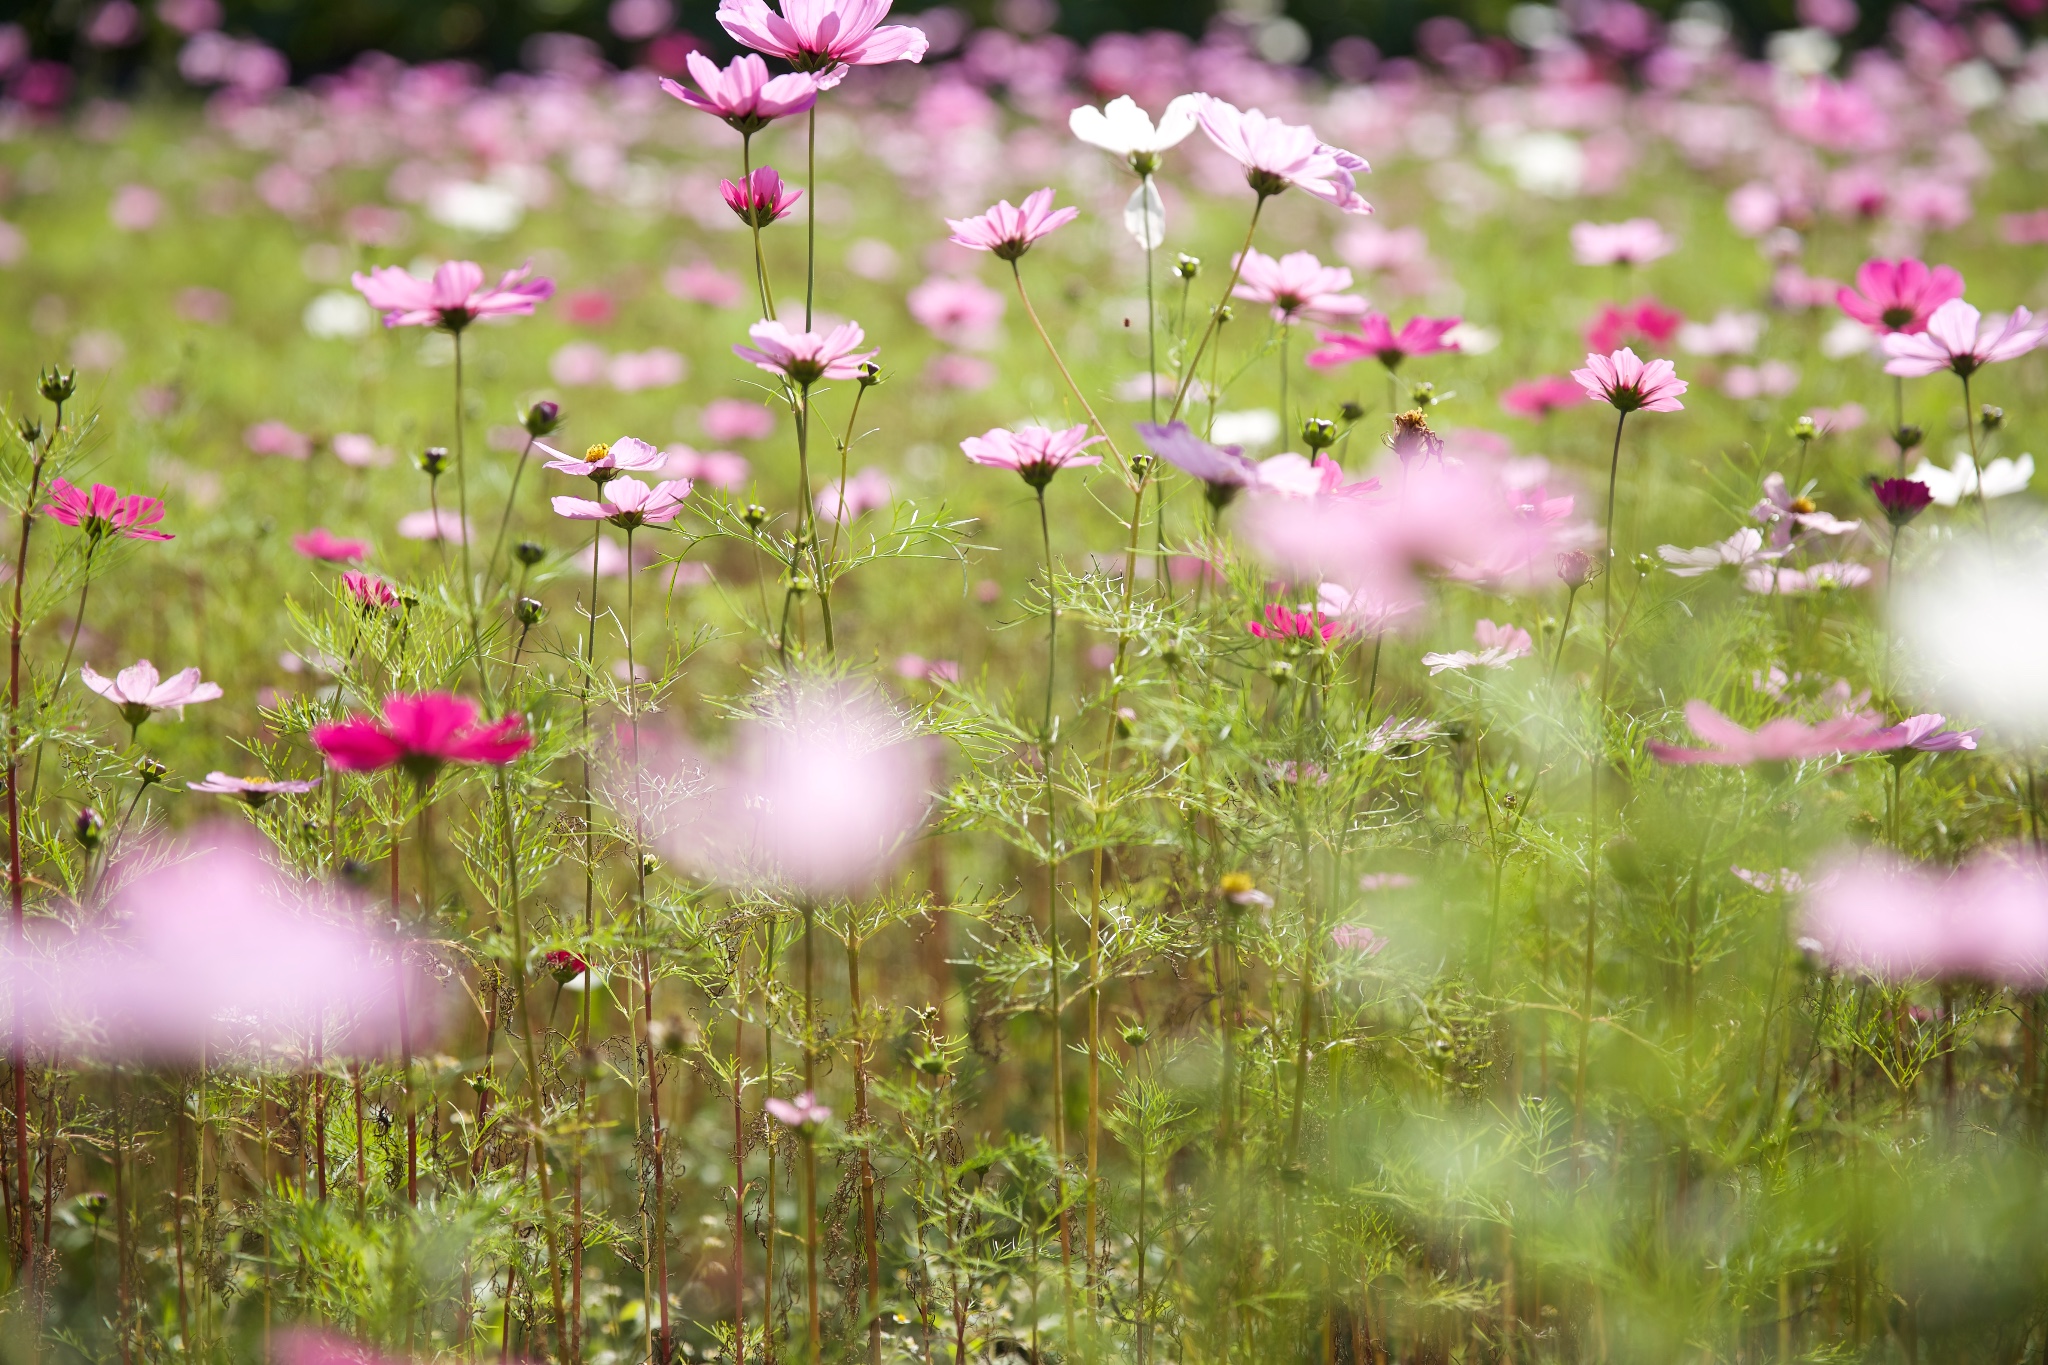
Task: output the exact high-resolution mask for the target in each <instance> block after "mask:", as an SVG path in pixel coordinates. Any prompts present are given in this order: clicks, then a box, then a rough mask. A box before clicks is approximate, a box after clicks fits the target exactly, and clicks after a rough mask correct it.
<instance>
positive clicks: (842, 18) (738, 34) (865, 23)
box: [718, 0, 929, 90]
mask: <svg viewBox="0 0 2048 1365" xmlns="http://www.w3.org/2000/svg"><path fill="white" fill-rule="evenodd" d="M889 5H890V0H783V7H782V13H780V14H777V13H776V12H775V11H774V10H772V9H770V8H769V7H768V6H767V4H766V3H764V0H719V5H718V22H719V24H720V25H722V26H723V27H724V29H725V31H726V32H727V33H730V34H731V35H732V36H733V39H734V40H735V41H736V42H739V43H742V44H744V45H745V46H747V47H751V48H753V49H754V50H755V51H756V52H765V53H767V54H768V55H769V56H771V57H780V58H782V59H783V60H784V61H786V62H788V63H789V64H790V65H791V66H794V67H795V68H796V69H797V70H798V71H807V72H813V73H816V75H817V82H818V88H819V89H821V90H830V89H831V88H832V87H834V86H836V85H838V84H839V82H840V81H842V80H844V79H845V78H846V68H847V67H849V66H876V65H880V64H882V63H885V62H921V61H923V60H924V54H925V49H926V48H927V47H928V46H929V40H928V39H926V37H925V34H924V30H923V29H920V28H915V27H912V26H911V25H909V24H886V25H885V24H883V23H882V20H883V19H884V18H885V17H886V16H887V15H888V13H889Z"/></svg>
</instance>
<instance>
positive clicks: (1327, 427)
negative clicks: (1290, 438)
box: [1301, 417, 1337, 455]
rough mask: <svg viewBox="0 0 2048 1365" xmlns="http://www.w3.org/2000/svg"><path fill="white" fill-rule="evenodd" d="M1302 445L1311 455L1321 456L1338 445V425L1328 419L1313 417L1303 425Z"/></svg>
mask: <svg viewBox="0 0 2048 1365" xmlns="http://www.w3.org/2000/svg"><path fill="white" fill-rule="evenodd" d="M1301 443H1302V445H1304V446H1306V447H1307V448H1308V452H1309V454H1311V455H1319V454H1321V453H1322V452H1323V451H1325V450H1328V449H1329V448H1330V447H1331V446H1333V445H1335V444H1337V424H1336V423H1335V422H1332V421H1331V420H1330V419H1329V418H1327V417H1311V418H1309V419H1308V420H1307V421H1305V422H1303V423H1302V424H1301Z"/></svg>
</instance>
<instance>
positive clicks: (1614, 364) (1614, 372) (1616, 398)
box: [1572, 347, 1686, 412]
mask: <svg viewBox="0 0 2048 1365" xmlns="http://www.w3.org/2000/svg"><path fill="white" fill-rule="evenodd" d="M1572 378H1573V379H1576V380H1578V381H1579V387H1580V388H1582V389H1584V390H1585V391H1586V393H1587V395H1588V396H1589V397H1592V398H1597V399H1599V400H1600V401H1601V402H1603V403H1607V404H1610V405H1612V406H1613V407H1614V408H1615V409H1616V410H1617V411H1619V412H1678V411H1680V410H1682V409H1683V408H1684V407H1685V404H1683V403H1681V402H1679V401H1678V398H1679V395H1680V394H1682V393H1684V392H1685V390H1686V383H1685V381H1684V380H1683V379H1680V378H1679V377H1678V370H1677V368H1676V367H1675V366H1673V365H1672V363H1671V362H1670V361H1668V360H1652V361H1649V362H1647V363H1645V362H1644V361H1642V360H1640V359H1638V358H1637V357H1636V353H1635V352H1634V351H1632V350H1629V349H1628V348H1627V347H1623V348H1622V349H1621V350H1619V351H1616V352H1615V353H1614V354H1613V355H1588V356H1587V357H1586V368H1585V369H1583V370H1573V371H1572Z"/></svg>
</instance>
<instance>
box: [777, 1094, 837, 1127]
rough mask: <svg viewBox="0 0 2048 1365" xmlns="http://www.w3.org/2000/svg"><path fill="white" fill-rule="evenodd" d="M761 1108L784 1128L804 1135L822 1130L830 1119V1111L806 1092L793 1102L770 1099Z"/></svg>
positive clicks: (814, 1096) (816, 1098)
mask: <svg viewBox="0 0 2048 1365" xmlns="http://www.w3.org/2000/svg"><path fill="white" fill-rule="evenodd" d="M761 1107H762V1108H763V1109H765V1110H767V1111H768V1116H769V1117H770V1118H772V1119H774V1120H775V1121H776V1122H777V1123H779V1124H781V1125H782V1126H783V1127H785V1128H795V1129H798V1130H799V1131H801V1132H804V1133H813V1132H816V1131H817V1130H818V1129H820V1128H823V1127H824V1126H825V1124H826V1123H827V1122H828V1121H830V1119H831V1118H832V1111H831V1110H830V1109H829V1108H827V1107H826V1106H825V1105H822V1104H820V1103H818V1097H817V1096H816V1095H813V1094H812V1093H811V1092H810V1091H808V1090H806V1091H804V1093H803V1094H801V1095H798V1096H797V1097H796V1098H795V1099H794V1100H785V1099H778V1098H770V1099H767V1100H764V1101H763V1102H762V1104H761Z"/></svg>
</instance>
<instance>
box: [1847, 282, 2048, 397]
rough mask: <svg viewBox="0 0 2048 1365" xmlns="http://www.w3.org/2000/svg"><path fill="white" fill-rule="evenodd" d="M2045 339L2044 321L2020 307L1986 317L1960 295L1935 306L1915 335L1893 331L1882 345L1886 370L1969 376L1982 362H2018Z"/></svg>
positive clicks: (2047, 334) (2047, 331)
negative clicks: (2010, 312) (1946, 372)
mask: <svg viewBox="0 0 2048 1365" xmlns="http://www.w3.org/2000/svg"><path fill="white" fill-rule="evenodd" d="M2044 338H2048V321H2042V322H2036V321H2035V320H2034V315H2033V314H2032V313H2029V312H2028V311H2027V310H2026V309H2024V308H2015V309H2013V310H2012V316H2011V317H1999V316H1997V315H1995V314H1994V315H1993V316H1991V317H1988V318H1987V317H1985V316H1984V315H1983V314H1981V313H1979V312H1978V311H1977V310H1976V309H1975V308H1972V307H1971V306H1970V305H1969V304H1967V303H1964V302H1963V301H1962V300H1961V299H1950V300H1949V301H1948V302H1947V303H1944V304H1942V305H1941V306H1940V307H1939V308H1937V309H1935V310H1934V313H1933V316H1931V317H1929V318H1928V319H1927V328H1926V330H1925V331H1922V332H1919V333H1906V332H1893V333H1890V334H1889V335H1887V336H1886V337H1884V339H1883V340H1882V342H1881V343H1880V344H1881V345H1882V346H1883V347H1884V354H1885V366H1884V372H1885V373H1886V374H1897V375H1904V376H1906V377H1907V378H1909V379H1911V378H1917V377H1919V376H1922V375H1930V374H1940V373H1941V372H1942V371H1943V370H1952V371H1954V372H1955V373H1956V374H1958V375H1960V376H1962V377H1963V378H1964V379H1968V378H1969V377H1970V376H1971V375H1973V374H1975V373H1976V372H1977V371H1979V370H1981V369H1983V368H1984V367H1985V366H1986V365H1995V364H1997V363H1998V362H2000V361H2002V360H2017V359H2018V358H2019V357H2021V356H2023V355H2025V354H2026V353H2027V352H2029V351H2031V350H2033V349H2034V348H2035V347H2037V346H2039V345H2040V344H2041V342H2042V340H2043V339H2044Z"/></svg>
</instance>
